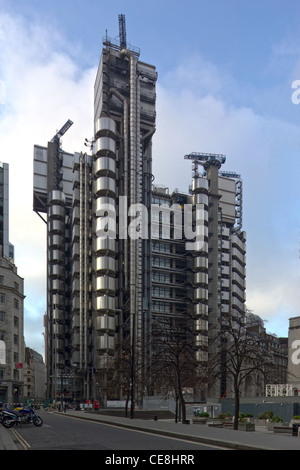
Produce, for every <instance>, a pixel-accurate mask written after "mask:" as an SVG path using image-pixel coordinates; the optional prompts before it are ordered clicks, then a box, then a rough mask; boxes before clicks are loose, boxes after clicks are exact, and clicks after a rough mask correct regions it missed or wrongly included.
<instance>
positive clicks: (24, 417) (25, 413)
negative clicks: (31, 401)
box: [14, 405, 43, 427]
mask: <svg viewBox="0 0 300 470" xmlns="http://www.w3.org/2000/svg"><path fill="white" fill-rule="evenodd" d="M14 411H15V412H17V413H18V415H17V423H16V424H17V425H18V424H29V423H33V424H34V425H35V426H38V427H40V426H42V424H43V420H42V418H41V417H40V416H39V415H37V414H36V410H35V407H34V406H33V405H31V406H25V407H23V408H15V409H14Z"/></svg>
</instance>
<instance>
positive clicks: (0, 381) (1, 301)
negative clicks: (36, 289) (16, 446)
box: [0, 163, 25, 403]
mask: <svg viewBox="0 0 300 470" xmlns="http://www.w3.org/2000/svg"><path fill="white" fill-rule="evenodd" d="M8 188H9V166H8V164H6V163H0V250H1V251H0V401H5V402H10V403H12V402H13V403H16V402H18V401H21V400H22V398H23V383H24V380H23V364H24V354H25V344H24V319H23V312H24V309H23V302H24V294H23V292H24V280H23V278H21V277H20V276H19V275H18V270H17V267H16V266H15V264H14V259H13V258H14V254H13V245H11V244H10V243H9V204H8V194H9V191H8Z"/></svg>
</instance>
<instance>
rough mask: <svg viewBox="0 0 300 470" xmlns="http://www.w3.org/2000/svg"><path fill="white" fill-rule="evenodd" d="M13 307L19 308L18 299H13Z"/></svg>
mask: <svg viewBox="0 0 300 470" xmlns="http://www.w3.org/2000/svg"><path fill="white" fill-rule="evenodd" d="M14 307H15V308H16V309H17V310H19V300H18V299H14Z"/></svg>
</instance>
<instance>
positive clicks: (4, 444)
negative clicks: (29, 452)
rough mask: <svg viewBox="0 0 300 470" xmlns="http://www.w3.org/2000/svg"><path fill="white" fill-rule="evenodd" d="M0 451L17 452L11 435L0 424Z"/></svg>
mask: <svg viewBox="0 0 300 470" xmlns="http://www.w3.org/2000/svg"><path fill="white" fill-rule="evenodd" d="M0 450H18V448H17V445H16V444H15V442H14V439H13V435H12V434H11V432H10V431H9V430H8V429H6V428H5V427H4V426H3V425H2V424H0Z"/></svg>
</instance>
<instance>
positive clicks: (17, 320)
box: [14, 316, 19, 328]
mask: <svg viewBox="0 0 300 470" xmlns="http://www.w3.org/2000/svg"><path fill="white" fill-rule="evenodd" d="M14 326H15V327H16V328H18V326H19V319H18V317H16V316H15V317H14Z"/></svg>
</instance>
